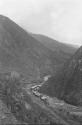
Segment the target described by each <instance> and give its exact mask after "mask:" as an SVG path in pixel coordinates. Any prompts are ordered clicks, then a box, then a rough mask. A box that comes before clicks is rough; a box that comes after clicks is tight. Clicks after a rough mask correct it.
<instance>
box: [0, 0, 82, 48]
mask: <svg viewBox="0 0 82 125" xmlns="http://www.w3.org/2000/svg"><path fill="white" fill-rule="evenodd" d="M0 14H3V15H5V16H8V17H9V18H11V19H12V20H14V21H15V22H16V23H17V24H19V25H20V26H22V27H23V28H24V29H26V30H27V31H30V32H33V33H37V34H44V35H47V36H49V37H52V38H54V39H55V40H58V41H60V42H65V43H70V44H75V45H79V46H80V45H82V0H0Z"/></svg>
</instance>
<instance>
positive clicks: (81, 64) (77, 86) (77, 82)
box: [40, 47, 82, 106]
mask: <svg viewBox="0 0 82 125" xmlns="http://www.w3.org/2000/svg"><path fill="white" fill-rule="evenodd" d="M40 92H42V93H46V94H47V95H50V96H56V97H58V98H59V99H62V100H64V101H66V102H67V103H70V104H73V105H78V106H82V47H80V48H79V49H78V51H77V52H76V53H75V54H74V55H73V56H72V57H71V58H70V59H69V60H68V61H67V62H66V63H65V64H64V66H63V67H62V69H61V70H60V71H59V72H58V73H57V74H56V76H55V77H52V78H50V79H49V80H48V81H47V82H46V83H45V84H44V85H43V86H42V87H41V89H40Z"/></svg>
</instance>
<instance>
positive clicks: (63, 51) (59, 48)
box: [32, 34, 78, 60]
mask: <svg viewBox="0 0 82 125" xmlns="http://www.w3.org/2000/svg"><path fill="white" fill-rule="evenodd" d="M32 36H33V37H34V38H36V39H37V40H38V41H40V42H41V43H42V44H43V45H45V46H46V47H47V48H49V49H50V50H52V51H54V55H57V56H58V57H59V58H62V60H67V59H68V58H69V57H70V56H72V55H73V54H74V53H75V52H76V50H77V49H78V47H75V46H72V45H70V44H64V43H60V42H58V41H56V40H54V39H51V38H49V37H47V36H44V35H40V34H32Z"/></svg>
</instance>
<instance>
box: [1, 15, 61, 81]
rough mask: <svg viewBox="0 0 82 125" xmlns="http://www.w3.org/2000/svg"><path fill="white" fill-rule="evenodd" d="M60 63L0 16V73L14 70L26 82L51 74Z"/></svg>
mask: <svg viewBox="0 0 82 125" xmlns="http://www.w3.org/2000/svg"><path fill="white" fill-rule="evenodd" d="M60 62H61V61H60V60H58V59H57V57H54V54H53V52H51V51H50V50H49V49H47V48H46V47H44V46H43V45H42V44H41V43H39V42H38V41H37V40H36V39H34V38H33V37H32V36H31V35H29V34H28V33H27V32H26V31H25V30H23V29H22V28H21V27H19V26H18V25H17V24H16V23H14V22H13V21H11V20H10V19H9V18H7V17H5V16H2V15H0V71H1V72H5V71H8V70H16V71H18V72H22V73H23V74H24V75H25V76H26V77H27V78H28V80H36V79H39V78H40V76H41V75H42V74H44V73H52V72H53V71H54V70H53V69H54V68H53V67H54V64H59V63H60Z"/></svg>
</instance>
